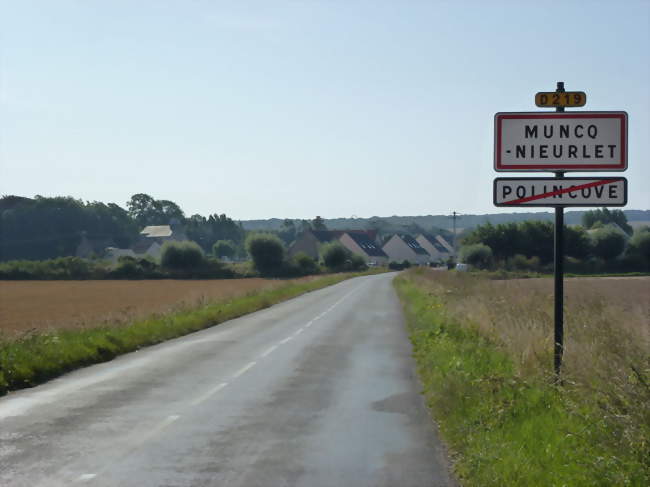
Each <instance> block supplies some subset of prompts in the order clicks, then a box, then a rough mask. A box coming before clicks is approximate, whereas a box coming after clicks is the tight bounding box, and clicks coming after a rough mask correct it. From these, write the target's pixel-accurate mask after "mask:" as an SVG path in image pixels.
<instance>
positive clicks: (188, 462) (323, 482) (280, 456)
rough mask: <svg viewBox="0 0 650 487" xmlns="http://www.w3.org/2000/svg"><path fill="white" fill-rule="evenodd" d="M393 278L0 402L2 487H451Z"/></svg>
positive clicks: (345, 288) (304, 300)
mask: <svg viewBox="0 0 650 487" xmlns="http://www.w3.org/2000/svg"><path fill="white" fill-rule="evenodd" d="M392 277H393V275H392V274H383V275H377V276H368V277H363V278H356V279H352V280H348V281H345V282H342V283H340V284H337V285H335V286H332V287H329V288H326V289H322V290H320V291H316V292H313V293H309V294H306V295H304V296H301V297H299V298H296V299H293V300H291V301H287V302H284V303H281V304H278V305H275V306H273V307H271V308H268V309H266V310H263V311H260V312H257V313H253V314H250V315H248V316H245V317H242V318H239V319H236V320H232V321H229V322H227V323H223V324H221V325H219V326H217V327H214V328H212V329H209V330H204V331H201V332H198V333H194V334H192V335H189V336H187V337H184V338H180V339H177V340H172V341H169V342H166V343H164V344H161V345H158V346H155V347H150V348H147V349H145V350H141V351H138V352H135V353H132V354H128V355H125V356H122V357H120V358H117V359H115V360H113V361H111V362H108V363H105V364H100V365H96V366H92V367H88V368H86V369H83V370H79V371H76V372H74V373H71V374H68V375H66V376H64V377H62V378H60V379H57V380H54V381H52V382H50V383H48V384H45V385H42V386H39V387H35V388H33V389H30V390H25V391H20V392H17V393H13V394H10V395H9V396H6V397H4V398H0V485H1V486H3V487H5V486H6V487H8V486H26V487H36V486H43V487H56V486H72V485H88V486H111V487H114V486H115V487H118V486H119V487H126V486H137V487H146V486H156V487H162V486H192V487H195V486H196V487H198V486H220V487H221V486H223V487H229V486H237V487H255V486H259V487H276V486H277V487H279V486H305V487H321V486H323V487H325V486H327V487H339V486H341V487H347V486H350V487H362V486H373V487H377V486H386V487H408V486H446V485H452V481H451V480H450V477H449V474H448V468H447V464H446V461H445V458H444V455H443V453H442V449H441V447H440V445H439V443H438V441H437V438H436V435H435V432H434V430H433V428H432V426H431V422H430V419H429V418H428V417H427V412H426V410H425V407H424V404H423V401H422V398H421V396H420V394H419V385H418V383H417V380H416V378H415V371H414V364H413V362H412V359H411V347H410V343H409V341H408V338H407V334H406V331H405V328H404V323H403V318H402V315H401V310H400V306H399V303H398V300H397V297H396V295H395V292H394V291H393V289H392V286H391V282H390V281H391V279H392Z"/></svg>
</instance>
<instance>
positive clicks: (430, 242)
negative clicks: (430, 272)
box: [415, 234, 451, 262]
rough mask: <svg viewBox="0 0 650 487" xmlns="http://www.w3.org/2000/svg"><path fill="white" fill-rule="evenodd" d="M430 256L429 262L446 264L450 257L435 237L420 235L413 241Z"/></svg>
mask: <svg viewBox="0 0 650 487" xmlns="http://www.w3.org/2000/svg"><path fill="white" fill-rule="evenodd" d="M415 240H416V242H417V243H419V244H420V246H421V247H422V248H423V249H424V250H426V251H427V252H428V253H429V255H430V256H431V262H446V261H447V259H449V257H450V256H451V253H450V251H449V249H447V248H446V247H445V246H443V245H442V244H441V243H440V242H439V241H438V240H437V239H436V237H432V236H430V235H425V234H420V235H418V236H417V238H416V239H415Z"/></svg>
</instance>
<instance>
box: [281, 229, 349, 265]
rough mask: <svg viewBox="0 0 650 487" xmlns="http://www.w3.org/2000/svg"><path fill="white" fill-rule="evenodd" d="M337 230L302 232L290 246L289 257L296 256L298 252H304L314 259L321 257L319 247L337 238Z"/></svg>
mask: <svg viewBox="0 0 650 487" xmlns="http://www.w3.org/2000/svg"><path fill="white" fill-rule="evenodd" d="M337 239H338V235H337V234H336V232H330V231H329V230H307V231H306V232H303V233H301V234H300V235H299V236H298V237H297V238H296V240H295V241H294V242H293V243H292V244H291V245H290V246H289V250H288V252H287V253H288V254H289V257H294V256H295V255H296V254H297V253H299V252H303V253H305V254H307V255H308V256H309V257H311V258H312V259H315V260H318V259H319V258H320V253H319V249H320V246H321V245H322V244H325V243H328V242H331V241H332V240H337Z"/></svg>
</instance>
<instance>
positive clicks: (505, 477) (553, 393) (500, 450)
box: [394, 274, 650, 487]
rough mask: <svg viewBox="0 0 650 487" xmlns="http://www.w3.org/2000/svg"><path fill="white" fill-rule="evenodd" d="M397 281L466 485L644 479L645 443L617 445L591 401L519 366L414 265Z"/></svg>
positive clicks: (429, 395) (428, 393)
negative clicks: (455, 312)
mask: <svg viewBox="0 0 650 487" xmlns="http://www.w3.org/2000/svg"><path fill="white" fill-rule="evenodd" d="M394 282H395V287H396V289H397V291H398V294H399V296H400V298H401V300H402V302H403V306H404V310H405V314H406V318H407V322H408V326H409V330H410V336H411V340H412V342H413V348H414V356H415V359H416V362H417V367H418V372H419V375H420V378H421V380H422V383H423V386H424V394H425V397H426V400H427V403H428V405H429V407H430V409H431V412H432V414H433V416H434V417H435V419H436V421H437V422H438V423H439V425H440V431H441V433H442V436H443V437H444V439H445V441H446V443H447V444H448V446H449V449H450V451H451V454H452V457H453V459H454V469H455V471H456V473H457V475H458V477H459V479H460V481H461V483H462V484H463V485H466V486H481V487H487V486H499V487H501V486H544V487H546V486H548V487H551V486H619V485H621V486H623V485H630V486H645V485H650V471H649V468H648V467H649V466H650V459H648V458H642V456H641V455H643V454H644V453H643V452H647V448H646V447H644V446H643V445H641V447H640V448H639V449H638V450H637V451H631V450H629V449H628V450H625V449H622V448H620V445H621V444H624V442H622V441H618V440H619V439H618V438H617V437H616V435H617V434H618V432H617V431H616V429H614V428H612V426H611V424H610V423H609V422H608V421H607V420H606V419H605V418H604V417H603V415H602V414H601V413H600V411H599V410H598V409H597V408H595V407H594V406H593V405H592V403H591V402H590V401H582V400H581V399H582V398H581V397H580V395H579V394H575V393H573V392H572V391H571V389H570V387H559V386H555V385H553V384H552V383H551V382H549V381H548V380H545V378H543V377H542V376H535V377H524V376H522V375H521V374H519V373H518V372H517V371H516V367H515V366H514V363H513V361H512V360H511V357H510V355H509V354H508V352H507V350H506V349H505V348H504V347H501V346H500V344H499V343H497V342H496V341H495V340H493V339H491V338H489V337H487V336H485V335H484V334H482V333H481V332H479V330H478V329H476V328H474V327H472V325H471V324H469V323H459V322H457V321H456V320H455V319H453V318H451V317H450V316H449V315H448V313H447V312H446V310H445V306H444V304H443V298H442V297H441V296H439V295H437V293H436V292H432V290H431V289H427V288H425V287H423V286H421V285H418V284H417V283H416V282H415V280H414V279H412V274H403V275H401V276H399V277H397V278H396V279H395V281H394ZM548 358H549V360H550V354H549V357H548ZM639 452H642V453H641V455H640V454H639Z"/></svg>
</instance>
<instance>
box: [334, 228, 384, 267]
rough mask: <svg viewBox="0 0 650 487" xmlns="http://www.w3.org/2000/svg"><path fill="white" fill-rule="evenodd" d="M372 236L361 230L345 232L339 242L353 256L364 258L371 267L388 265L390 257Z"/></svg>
mask: <svg viewBox="0 0 650 487" xmlns="http://www.w3.org/2000/svg"><path fill="white" fill-rule="evenodd" d="M370 235H371V234H369V233H368V232H364V231H361V230H360V231H350V232H345V233H344V234H343V235H341V236H340V237H339V242H341V243H342V244H343V246H344V247H346V248H347V249H348V250H350V251H351V252H352V253H353V254H357V255H360V256H361V257H363V258H364V259H365V261H366V263H367V264H369V265H386V264H388V256H387V255H386V253H385V252H384V251H383V250H382V249H381V247H379V245H378V244H377V242H375V241H374V240H373V239H372V238H371V237H370Z"/></svg>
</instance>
